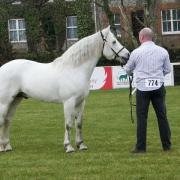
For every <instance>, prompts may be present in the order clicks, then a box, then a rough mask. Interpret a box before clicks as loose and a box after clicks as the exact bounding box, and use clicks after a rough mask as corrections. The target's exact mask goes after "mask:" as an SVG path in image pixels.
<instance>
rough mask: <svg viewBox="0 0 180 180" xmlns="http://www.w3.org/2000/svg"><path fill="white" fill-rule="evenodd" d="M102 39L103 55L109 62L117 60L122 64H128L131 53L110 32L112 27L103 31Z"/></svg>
mask: <svg viewBox="0 0 180 180" xmlns="http://www.w3.org/2000/svg"><path fill="white" fill-rule="evenodd" d="M100 33H101V37H102V39H103V43H104V44H103V50H102V51H103V52H102V54H103V55H104V56H105V57H106V58H107V59H109V60H112V59H116V60H118V61H120V62H121V63H122V64H126V62H127V61H128V59H129V56H130V53H129V51H128V50H127V49H126V48H125V47H124V46H123V45H122V44H120V42H119V41H118V40H117V39H116V37H115V36H114V34H113V33H112V32H111V30H110V26H108V27H107V28H106V29H104V30H102V31H101V32H100Z"/></svg>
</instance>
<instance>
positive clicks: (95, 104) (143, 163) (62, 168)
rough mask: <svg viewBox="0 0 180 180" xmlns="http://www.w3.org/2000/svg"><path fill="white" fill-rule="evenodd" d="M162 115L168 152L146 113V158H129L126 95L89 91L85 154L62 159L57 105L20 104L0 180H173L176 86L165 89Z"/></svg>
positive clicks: (177, 151) (177, 171) (178, 120)
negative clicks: (169, 146)
mask: <svg viewBox="0 0 180 180" xmlns="http://www.w3.org/2000/svg"><path fill="white" fill-rule="evenodd" d="M167 109H168V117H169V121H170V125H171V130H172V144H173V146H172V151H170V152H163V151H162V148H161V143H160V139H159V132H158V127H157V121H156V118H155V114H154V112H153V110H152V107H151V108H150V112H149V120H148V135H147V136H148V139H147V142H148V144H147V153H146V154H137V155H136V154H131V153H130V150H131V149H132V148H133V146H134V144H135V133H136V131H135V129H136V126H135V124H132V123H131V120H130V113H129V102H128V90H127V89H120V90H112V91H92V92H91V93H90V95H89V96H88V98H87V101H86V107H85V112H84V139H85V143H86V144H87V145H88V147H89V149H88V151H84V152H79V151H77V152H75V153H73V154H66V153H65V152H64V149H63V138H64V119H63V107H62V105H57V104H50V103H44V102H39V101H35V100H31V99H30V100H24V101H23V102H22V103H21V105H20V106H19V108H18V110H17V113H16V115H15V117H14V119H13V123H12V129H11V144H12V146H13V151H12V152H8V153H1V154H0V180H14V179H17V180H31V179H32V180H51V179H52V180H53V179H55V180H56V179H58V180H66V179H68V180H69V179H70V180H99V179H100V180H126V179H132V180H145V179H148V180H161V179H162V180H174V179H175V180H179V179H180V86H176V87H171V88H167ZM134 115H135V114H134ZM72 135H74V129H73V132H72ZM73 144H74V138H73Z"/></svg>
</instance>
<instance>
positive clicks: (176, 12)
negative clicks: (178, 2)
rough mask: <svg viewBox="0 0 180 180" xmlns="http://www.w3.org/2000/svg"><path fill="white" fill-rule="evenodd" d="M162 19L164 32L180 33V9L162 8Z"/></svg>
mask: <svg viewBox="0 0 180 180" xmlns="http://www.w3.org/2000/svg"><path fill="white" fill-rule="evenodd" d="M161 19H162V33H163V34H180V9H167V10H162V11H161Z"/></svg>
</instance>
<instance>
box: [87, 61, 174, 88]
mask: <svg viewBox="0 0 180 180" xmlns="http://www.w3.org/2000/svg"><path fill="white" fill-rule="evenodd" d="M111 71H112V77H111ZM111 78H112V79H111ZM134 79H135V77H134ZM164 80H165V81H164V84H165V86H174V69H173V65H172V64H171V73H169V74H167V75H166V76H165V79H164ZM90 82H91V83H90V89H91V90H95V89H118V88H128V87H129V77H128V75H127V73H126V72H125V70H124V69H123V68H122V67H121V66H111V67H96V68H95V69H94V72H93V74H92V76H91V80H90ZM111 84H112V85H111ZM132 86H133V87H134V86H135V84H134V83H133V84H132Z"/></svg>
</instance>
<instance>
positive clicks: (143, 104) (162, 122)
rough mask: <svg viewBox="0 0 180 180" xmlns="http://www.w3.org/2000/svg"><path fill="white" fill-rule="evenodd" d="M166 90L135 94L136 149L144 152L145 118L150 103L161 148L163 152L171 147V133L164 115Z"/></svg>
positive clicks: (160, 89) (161, 88) (162, 87)
mask: <svg viewBox="0 0 180 180" xmlns="http://www.w3.org/2000/svg"><path fill="white" fill-rule="evenodd" d="M165 95H166V90H165V88H164V86H161V87H160V88H159V89H157V90H153V91H140V90H137V93H136V115H137V143H136V149H138V150H146V132H147V118H148V110H149V104H150V102H151V103H152V105H153V108H154V110H155V113H156V116H157V120H158V127H159V133H160V138H161V142H162V147H163V149H164V150H166V149H170V147H171V141H170V139H171V131H170V127H169V123H168V119H167V115H166V105H165Z"/></svg>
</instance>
